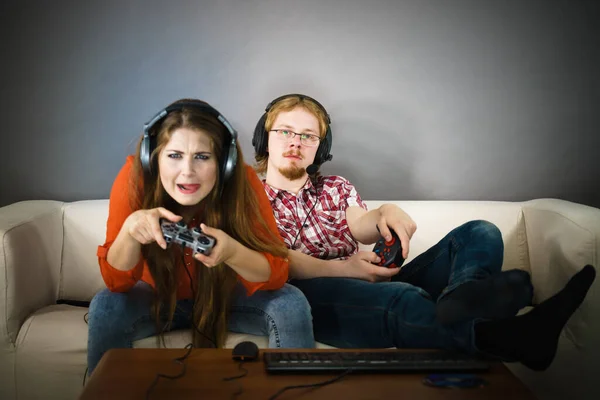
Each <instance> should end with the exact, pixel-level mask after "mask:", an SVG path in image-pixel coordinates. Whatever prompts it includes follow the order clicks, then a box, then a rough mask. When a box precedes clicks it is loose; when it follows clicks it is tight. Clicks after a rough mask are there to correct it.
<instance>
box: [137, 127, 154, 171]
mask: <svg viewBox="0 0 600 400" xmlns="http://www.w3.org/2000/svg"><path fill="white" fill-rule="evenodd" d="M153 143H154V140H153V137H152V135H150V134H145V135H144V138H143V139H142V143H141V146H140V162H141V163H142V169H143V170H144V171H145V172H146V173H148V174H151V173H152V165H151V163H150V158H151V157H150V156H151V155H152V150H153V148H154V146H153Z"/></svg>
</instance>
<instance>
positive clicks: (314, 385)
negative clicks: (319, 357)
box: [269, 368, 352, 400]
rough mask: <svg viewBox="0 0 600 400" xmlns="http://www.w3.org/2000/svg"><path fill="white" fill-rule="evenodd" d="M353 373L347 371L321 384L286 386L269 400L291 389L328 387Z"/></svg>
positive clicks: (350, 369)
mask: <svg viewBox="0 0 600 400" xmlns="http://www.w3.org/2000/svg"><path fill="white" fill-rule="evenodd" d="M351 372H352V368H349V369H347V370H345V371H344V372H342V373H341V374H339V375H338V376H336V377H335V378H331V379H329V380H326V381H323V382H319V383H309V384H306V385H293V386H286V387H284V388H281V389H280V390H279V391H278V392H277V393H275V394H274V395H273V396H271V397H269V400H274V399H275V398H277V397H278V396H279V395H280V394H282V393H283V392H285V391H286V390H291V389H302V388H311V387H315V388H316V387H322V386H326V385H329V384H331V383H334V382H337V381H339V380H340V379H342V378H343V377H344V376H346V375H348V374H349V373H351Z"/></svg>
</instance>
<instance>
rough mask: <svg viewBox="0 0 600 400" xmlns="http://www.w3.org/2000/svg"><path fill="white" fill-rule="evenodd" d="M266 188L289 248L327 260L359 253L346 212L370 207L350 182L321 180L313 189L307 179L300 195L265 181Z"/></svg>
mask: <svg viewBox="0 0 600 400" xmlns="http://www.w3.org/2000/svg"><path fill="white" fill-rule="evenodd" d="M263 185H264V187H265V191H266V192H267V196H268V197H269V200H270V201H271V208H272V209H273V214H275V220H276V221H277V227H278V228H279V233H280V234H281V237H282V238H283V240H284V241H285V244H286V245H287V247H288V248H293V249H294V250H299V251H301V252H303V253H305V254H309V255H311V256H313V257H318V258H321V259H327V260H329V259H334V258H338V259H344V258H348V257H349V256H352V255H353V254H355V253H356V252H357V251H358V242H357V241H356V239H354V237H352V234H351V233H350V228H349V227H348V223H347V222H346V209H347V208H348V207H352V206H359V207H361V208H364V209H365V210H366V209H367V206H366V205H365V204H364V203H363V201H362V199H361V198H360V196H359V194H358V192H357V191H356V189H355V188H354V185H352V184H351V183H350V182H349V181H348V180H346V179H345V178H342V177H341V176H327V177H322V176H320V177H318V179H317V181H316V183H315V185H313V183H312V181H311V180H310V179H308V180H307V181H306V184H305V185H304V186H303V187H302V189H300V191H299V192H298V194H294V193H290V192H288V191H286V190H280V189H276V188H274V187H272V186H270V185H269V184H267V183H266V182H265V181H264V180H263ZM296 237H297V239H296ZM292 246H293V247H292Z"/></svg>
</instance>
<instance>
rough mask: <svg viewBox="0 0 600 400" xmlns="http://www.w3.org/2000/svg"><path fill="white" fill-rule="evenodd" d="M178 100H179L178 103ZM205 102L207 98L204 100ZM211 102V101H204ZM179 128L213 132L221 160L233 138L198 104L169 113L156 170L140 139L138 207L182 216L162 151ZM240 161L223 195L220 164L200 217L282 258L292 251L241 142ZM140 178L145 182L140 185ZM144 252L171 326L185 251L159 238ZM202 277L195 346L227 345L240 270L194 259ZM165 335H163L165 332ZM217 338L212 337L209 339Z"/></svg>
mask: <svg viewBox="0 0 600 400" xmlns="http://www.w3.org/2000/svg"><path fill="white" fill-rule="evenodd" d="M190 101H192V102H200V101H198V100H189V99H184V100H179V101H178V102H190ZM178 102H175V103H173V104H176V103H178ZM201 103H203V102H201ZM204 104H206V103H204ZM179 128H188V129H192V130H196V131H201V132H203V133H205V134H207V135H208V136H209V137H210V139H211V142H212V151H213V154H214V155H215V156H216V157H217V163H218V165H219V166H221V164H222V162H223V146H224V143H223V141H224V138H229V137H230V135H229V132H228V131H227V129H226V128H225V127H224V126H223V125H222V124H221V123H220V122H219V121H218V120H217V119H216V118H215V117H214V116H213V115H211V114H210V113H208V112H206V111H203V110H199V109H197V108H195V107H184V108H183V109H182V110H181V111H174V112H171V113H169V114H168V116H167V117H166V118H165V120H164V121H163V122H162V124H160V127H158V133H157V136H156V148H155V149H154V151H153V152H152V154H151V164H152V166H153V171H156V172H155V173H154V174H149V173H146V172H144V170H143V169H142V165H141V162H140V145H141V139H140V143H139V144H138V150H137V154H136V158H135V162H134V168H133V170H132V176H131V178H132V179H131V188H132V190H131V193H134V196H132V198H131V201H132V209H133V210H137V209H151V208H155V207H164V208H166V209H167V210H169V211H171V212H173V213H175V214H178V215H181V214H180V210H181V207H180V205H179V204H178V203H177V202H176V201H175V200H173V198H172V197H171V196H170V195H169V194H168V193H167V192H166V191H165V189H164V187H163V185H162V183H161V180H160V175H159V173H158V161H157V160H158V156H159V154H160V152H161V151H162V150H163V149H164V147H165V145H166V144H167V143H168V142H169V140H170V139H171V136H172V134H173V132H174V131H175V130H177V129H179ZM237 157H238V159H237V164H236V166H235V170H234V173H233V175H232V176H231V177H230V178H229V180H228V181H227V182H225V185H224V187H223V192H222V194H221V196H219V185H220V184H221V179H222V177H221V176H220V173H221V170H220V168H218V171H219V172H218V173H217V179H216V183H215V187H214V188H213V189H212V191H211V192H210V193H209V194H208V195H207V196H206V197H205V198H204V199H203V200H202V201H201V202H200V203H199V204H198V210H202V213H201V215H200V221H201V222H204V223H205V224H206V225H208V226H211V227H214V228H218V229H221V230H223V231H224V232H226V233H227V234H228V235H229V236H231V237H232V238H234V239H235V240H237V241H238V242H240V243H241V244H243V245H244V246H246V247H248V248H250V249H252V250H256V251H259V252H266V253H270V254H273V255H275V256H279V257H286V256H287V249H286V247H285V245H284V244H283V242H282V241H281V238H280V237H279V236H278V235H277V233H274V232H272V231H271V230H270V229H268V227H267V225H266V223H265V221H264V219H263V218H262V215H261V213H260V210H259V206H258V199H257V197H256V193H255V192H254V190H253V189H252V187H251V185H250V183H249V181H248V178H247V175H246V170H245V168H246V167H245V164H244V159H243V156H242V153H241V150H240V148H239V146H237ZM140 177H143V178H142V182H141V185H140ZM142 255H143V257H144V259H145V260H146V262H147V263H148V268H149V270H150V273H151V274H152V277H153V279H154V281H155V284H156V297H155V303H154V307H153V313H154V315H155V319H156V323H157V326H158V328H159V332H160V333H161V334H162V333H163V332H164V330H165V329H168V328H169V326H170V324H171V322H172V321H173V316H174V313H175V309H176V306H177V285H178V282H179V280H180V279H181V278H182V277H183V276H185V275H183V276H182V274H186V271H185V269H184V268H185V265H182V264H183V252H182V251H181V250H180V249H179V247H178V246H177V245H171V246H170V247H169V248H167V251H165V250H163V249H162V248H160V246H158V245H157V244H156V243H151V244H148V245H144V246H142ZM194 264H195V265H194V267H195V270H196V279H195V282H193V286H194V288H193V289H194V292H195V299H194V307H193V315H192V317H193V319H192V324H193V325H195V329H192V332H193V343H194V346H195V347H207V346H213V345H215V346H216V347H223V345H224V344H225V340H226V337H227V317H228V310H229V306H230V303H231V294H232V291H233V289H234V286H235V285H236V282H237V274H236V273H235V272H234V271H233V270H232V269H231V268H229V267H228V266H226V265H225V264H223V263H222V264H220V265H217V266H215V267H213V268H207V267H206V266H204V264H202V263H201V262H199V261H196V260H194ZM159 336H160V337H162V335H159ZM207 337H208V338H211V339H207Z"/></svg>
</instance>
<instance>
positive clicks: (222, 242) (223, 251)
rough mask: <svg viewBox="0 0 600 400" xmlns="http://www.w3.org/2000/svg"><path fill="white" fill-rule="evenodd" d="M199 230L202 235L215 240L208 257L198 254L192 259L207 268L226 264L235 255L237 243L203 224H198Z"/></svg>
mask: <svg viewBox="0 0 600 400" xmlns="http://www.w3.org/2000/svg"><path fill="white" fill-rule="evenodd" d="M200 229H202V233H204V234H205V235H208V236H211V237H213V238H214V239H215V247H213V248H212V250H211V251H210V254H209V255H206V254H200V253H197V254H195V255H194V257H195V258H196V260H198V261H200V262H201V263H203V264H204V265H206V266H207V267H209V268H212V267H216V266H217V265H219V264H221V263H226V262H227V261H228V260H229V259H230V258H231V257H232V256H233V254H234V253H235V247H236V245H237V244H238V241H237V240H235V239H233V238H232V237H231V236H229V235H228V234H227V233H225V232H223V231H222V230H220V229H217V228H212V227H210V226H207V225H205V224H200Z"/></svg>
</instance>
